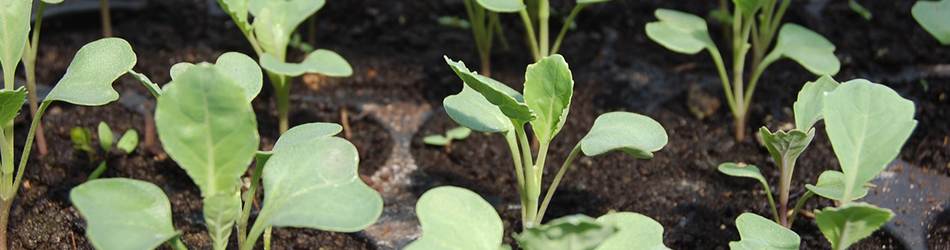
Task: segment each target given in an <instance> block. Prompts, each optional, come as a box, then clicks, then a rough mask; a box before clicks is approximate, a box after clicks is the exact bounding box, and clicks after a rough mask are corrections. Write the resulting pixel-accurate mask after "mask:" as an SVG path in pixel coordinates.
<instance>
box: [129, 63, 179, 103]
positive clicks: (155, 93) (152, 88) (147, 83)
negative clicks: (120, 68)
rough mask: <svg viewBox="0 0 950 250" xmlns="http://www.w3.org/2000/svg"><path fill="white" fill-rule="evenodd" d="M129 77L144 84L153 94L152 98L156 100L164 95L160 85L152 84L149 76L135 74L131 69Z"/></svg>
mask: <svg viewBox="0 0 950 250" xmlns="http://www.w3.org/2000/svg"><path fill="white" fill-rule="evenodd" d="M175 65H178V64H175ZM173 67H174V66H173ZM129 75H132V77H135V79H138V80H139V82H142V85H144V86H145V88H146V89H148V91H149V92H152V96H155V97H156V98H158V96H160V95H162V88H161V87H159V86H158V84H155V83H154V82H152V80H151V79H148V76H146V75H145V74H142V73H139V72H135V70H131V69H130V70H129Z"/></svg>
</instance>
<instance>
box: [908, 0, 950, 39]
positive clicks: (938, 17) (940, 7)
mask: <svg viewBox="0 0 950 250" xmlns="http://www.w3.org/2000/svg"><path fill="white" fill-rule="evenodd" d="M947 12H950V0H941V1H917V3H914V7H912V8H911V9H910V13H911V14H912V15H913V16H914V19H916V20H917V22H918V23H920V26H921V27H924V30H927V32H930V35H933V36H934V38H937V40H938V41H940V43H941V44H943V45H950V25H947V24H948V23H950V15H947Z"/></svg>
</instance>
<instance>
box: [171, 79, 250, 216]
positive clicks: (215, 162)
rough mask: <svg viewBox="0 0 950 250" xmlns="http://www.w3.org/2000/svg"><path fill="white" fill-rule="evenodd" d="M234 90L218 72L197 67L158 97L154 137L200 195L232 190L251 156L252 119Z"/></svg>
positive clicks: (244, 98) (242, 95)
mask: <svg viewBox="0 0 950 250" xmlns="http://www.w3.org/2000/svg"><path fill="white" fill-rule="evenodd" d="M240 88H241V86H240V85H239V84H238V83H236V82H235V81H234V80H233V79H232V78H231V77H229V76H227V75H225V74H224V73H223V72H222V71H221V70H219V69H218V68H216V67H211V66H209V65H197V66H195V67H194V68H192V69H190V70H188V71H186V72H184V73H183V74H182V75H180V76H179V77H178V79H176V80H173V81H172V82H171V83H169V84H167V85H165V93H164V94H162V96H161V97H159V98H158V105H157V108H156V111H155V128H156V129H157V130H158V137H159V139H160V140H161V142H162V144H163V145H164V148H165V151H166V152H168V155H169V156H170V157H171V158H172V159H173V160H175V162H177V163H178V164H179V165H180V166H181V168H183V169H185V172H187V173H188V175H189V176H190V177H191V179H192V180H193V181H194V182H195V184H196V185H198V187H199V188H200V189H201V194H202V197H210V196H212V195H216V194H221V193H226V194H231V193H232V192H234V191H235V190H236V188H237V186H238V185H239V184H240V179H239V178H240V176H241V175H242V174H244V172H245V171H246V170H247V166H248V164H250V163H251V160H252V159H253V157H254V153H255V152H257V148H258V144H259V141H260V139H259V136H258V134H257V120H256V117H255V115H254V111H253V110H252V109H251V104H250V102H248V101H247V96H246V95H245V93H244V91H234V90H236V89H240Z"/></svg>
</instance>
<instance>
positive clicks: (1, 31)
mask: <svg viewBox="0 0 950 250" xmlns="http://www.w3.org/2000/svg"><path fill="white" fill-rule="evenodd" d="M31 13H33V0H3V1H0V68H3V75H4V77H5V79H3V80H4V81H7V80H12V79H13V75H14V74H15V73H16V68H17V65H19V64H20V59H21V58H22V57H23V49H25V48H26V41H27V39H28V36H29V35H30V14H31ZM4 86H13V83H12V82H4Z"/></svg>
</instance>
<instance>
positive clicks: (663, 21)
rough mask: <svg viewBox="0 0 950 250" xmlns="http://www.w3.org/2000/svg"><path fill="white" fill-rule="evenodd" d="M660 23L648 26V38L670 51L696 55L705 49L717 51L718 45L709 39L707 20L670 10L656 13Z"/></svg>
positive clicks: (658, 10) (659, 10)
mask: <svg viewBox="0 0 950 250" xmlns="http://www.w3.org/2000/svg"><path fill="white" fill-rule="evenodd" d="M654 15H656V18H657V19H659V20H660V21H658V22H651V23H648V24H647V25H646V32H647V37H650V39H651V40H653V41H654V42H656V43H659V44H660V45H663V47H666V48H667V49H669V50H672V51H675V52H678V53H683V54H690V55H692V54H696V53H699V52H700V51H702V50H703V49H709V50H716V51H718V48H716V44H715V43H713V41H712V38H711V37H709V30H708V28H707V27H706V20H703V19H702V18H701V17H698V16H696V15H693V14H689V13H685V12H679V11H675V10H668V9H657V10H656V12H654Z"/></svg>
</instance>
